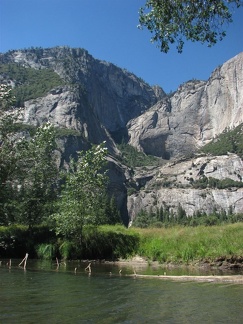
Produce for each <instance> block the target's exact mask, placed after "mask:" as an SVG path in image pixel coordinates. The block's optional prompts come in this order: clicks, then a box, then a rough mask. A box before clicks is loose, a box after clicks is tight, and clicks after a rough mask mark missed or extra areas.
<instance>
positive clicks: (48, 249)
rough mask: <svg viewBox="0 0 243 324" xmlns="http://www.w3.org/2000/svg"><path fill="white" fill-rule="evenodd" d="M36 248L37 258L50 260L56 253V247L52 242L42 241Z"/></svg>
mask: <svg viewBox="0 0 243 324" xmlns="http://www.w3.org/2000/svg"><path fill="white" fill-rule="evenodd" d="M36 250H37V251H36V252H37V256H38V258H39V259H44V260H51V259H53V258H54V257H55V255H56V247H55V245H54V244H50V243H49V244H45V243H42V244H40V245H38V246H37V249H36Z"/></svg>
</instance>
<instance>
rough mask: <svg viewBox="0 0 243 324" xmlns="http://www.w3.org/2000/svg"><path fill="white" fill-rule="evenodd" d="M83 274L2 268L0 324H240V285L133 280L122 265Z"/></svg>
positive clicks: (35, 265)
mask: <svg viewBox="0 0 243 324" xmlns="http://www.w3.org/2000/svg"><path fill="white" fill-rule="evenodd" d="M75 268H76V270H75ZM84 268H85V265H84V264H82V263H79V262H76V263H75V262H70V263H67V264H66V265H60V267H59V268H57V267H56V265H55V264H54V263H52V264H51V263H50V262H45V261H37V260H28V262H27V268H26V270H24V269H22V268H20V267H18V261H17V260H13V261H12V267H11V269H9V268H8V267H7V266H6V264H5V263H4V262H2V265H1V266H0V323H11V324H12V323H13V324H14V323H18V324H19V323H25V324H29V323H33V324H34V323H38V324H41V323H45V324H46V323H47V324H48V323H51V324H54V323H60V324H62V323H72V324H73V323H101V324H102V323H104V324H109V323H127V324H129V323H131V324H132V323H188V324H189V323H193V324H194V323H212V324H214V323H227V324H229V323H230V324H231V323H232V324H237V323H239V324H240V323H241V324H242V323H243V285H238V284H222V283H220V284H219V283H197V282H173V281H169V280H168V281H164V280H160V279H158V278H154V279H141V278H135V277H133V276H128V275H129V274H132V272H133V270H132V267H131V266H130V267H128V266H125V265H124V266H122V268H121V266H118V265H113V264H105V265H104V264H103V265H99V264H96V265H92V272H91V273H88V272H87V271H85V270H84ZM119 270H122V272H121V273H120V274H119ZM137 271H139V269H137ZM146 271H148V272H149V273H153V269H151V268H149V269H147V270H146Z"/></svg>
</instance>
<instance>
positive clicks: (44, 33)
mask: <svg viewBox="0 0 243 324" xmlns="http://www.w3.org/2000/svg"><path fill="white" fill-rule="evenodd" d="M144 3H145V0H0V52H1V53H4V52H6V51H8V50H12V49H23V48H29V47H31V46H34V47H43V48H45V47H53V46H63V45H67V46H70V47H81V48H84V49H86V50H87V51H88V52H89V53H90V54H91V55H92V56H93V57H95V58H97V59H101V60H105V61H108V62H112V63H114V64H116V65H117V66H119V67H121V68H126V69H127V70H129V71H131V72H133V73H135V74H136V75H137V76H139V77H141V78H143V79H144V80H145V81H146V82H148V83H149V84H150V85H155V84H158V85H160V86H161V87H162V88H163V89H164V90H165V91H166V92H169V91H174V90H176V89H177V87H178V86H179V85H180V84H181V83H183V82H185V81H188V80H190V79H192V78H195V79H201V80H206V79H208V78H209V76H210V74H211V72H212V71H213V70H214V69H215V68H216V67H217V66H218V65H221V64H223V63H224V62H226V61H227V60H228V59H230V58H232V57H233V56H235V55H237V54H238V53H240V52H242V51H243V8H241V9H236V11H235V14H234V15H233V19H234V22H233V23H232V24H231V25H229V26H228V27H227V36H226V38H225V39H224V40H223V41H222V42H219V43H218V44H217V45H216V46H214V47H212V48H208V47H207V46H206V45H201V44H196V43H191V42H187V43H186V44H185V46H184V52H183V54H178V53H177V51H176V49H175V48H173V49H172V50H171V51H170V52H169V53H167V54H162V53H161V52H160V51H159V49H158V48H156V45H155V44H151V43H150V33H149V32H148V31H147V30H143V31H141V30H139V29H138V28H137V25H138V10H139V8H140V7H141V6H142V5H143V4H144Z"/></svg>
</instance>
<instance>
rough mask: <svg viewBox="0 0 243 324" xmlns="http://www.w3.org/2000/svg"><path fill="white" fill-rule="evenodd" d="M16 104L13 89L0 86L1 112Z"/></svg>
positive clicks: (4, 85)
mask: <svg viewBox="0 0 243 324" xmlns="http://www.w3.org/2000/svg"><path fill="white" fill-rule="evenodd" d="M14 102H15V97H14V95H13V91H12V88H11V87H9V86H8V85H7V84H0V110H7V109H9V108H10V107H12V105H13V104H14Z"/></svg>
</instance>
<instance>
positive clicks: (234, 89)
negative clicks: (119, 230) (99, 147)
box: [0, 47, 243, 223]
mask: <svg viewBox="0 0 243 324" xmlns="http://www.w3.org/2000/svg"><path fill="white" fill-rule="evenodd" d="M13 65H16V66H19V67H20V66H21V67H22V68H25V69H28V70H32V69H33V70H35V71H43V70H47V69H48V70H51V71H54V72H55V73H56V74H57V75H59V77H60V79H61V80H62V82H61V84H60V85H57V86H55V87H53V88H51V89H49V90H48V91H47V92H46V93H44V94H43V95H41V96H37V97H34V98H30V99H28V100H24V102H23V104H22V105H21V106H22V112H23V114H22V118H21V122H23V123H25V124H31V125H39V124H42V123H43V122H45V121H47V120H49V121H50V122H52V123H53V124H54V125H55V126H56V127H57V128H59V129H62V130H66V135H64V136H62V137H61V138H60V139H59V160H60V166H65V165H66V164H68V162H69V158H70V155H75V153H76V152H77V151H79V150H83V149H84V150H85V149H87V148H88V147H89V145H90V144H91V143H94V144H97V143H100V142H102V141H104V140H105V141H106V143H107V146H108V148H109V152H110V156H109V176H110V179H111V182H110V192H112V193H115V195H116V198H117V202H118V205H119V207H120V209H121V211H122V214H123V219H124V222H125V223H127V222H128V220H131V219H133V218H134V217H136V214H137V213H138V211H139V210H141V209H149V208H150V207H151V206H152V207H153V208H154V207H155V206H161V205H166V206H169V207H170V208H171V209H175V208H176V206H178V204H179V203H180V204H181V205H182V206H183V208H184V209H185V210H186V212H187V214H188V215H192V214H193V213H194V212H196V211H197V210H203V211H205V212H206V213H210V212H211V211H212V210H214V209H215V208H216V209H224V210H226V211H227V210H228V209H229V208H232V209H233V212H236V213H242V212H243V200H242V199H243V192H242V188H236V187H231V188H227V189H215V188H211V187H209V186H208V187H207V188H203V189H202V188H196V187H195V183H197V181H199V180H200V177H202V176H203V175H204V176H206V177H207V178H209V177H211V178H216V179H219V180H220V181H222V180H223V179H228V178H230V179H232V180H234V181H238V182H242V179H243V165H242V160H241V159H240V157H238V156H237V155H232V154H229V155H227V156H221V157H210V156H205V155H204V156H200V157H197V158H196V157H193V154H194V153H195V152H197V150H198V149H199V148H201V147H203V145H205V144H207V143H208V142H210V141H211V140H212V139H213V138H215V136H217V135H218V134H220V133H222V132H223V131H224V130H225V129H226V128H234V127H236V126H237V125H239V124H241V123H243V72H242V71H243V53H240V54H239V55H237V56H236V57H234V58H232V59H231V60H229V61H227V62H226V63H225V64H223V65H222V66H221V67H218V68H216V70H215V71H214V72H213V73H212V75H211V77H210V78H209V80H208V81H199V80H191V81H188V82H186V83H184V84H183V85H181V86H180V87H179V88H178V89H177V91H175V93H173V94H171V95H167V94H165V92H164V91H163V89H162V88H160V87H159V86H154V87H152V86H149V85H148V84H147V83H146V82H145V81H143V80H142V79H141V78H138V77H137V76H135V75H134V74H132V73H130V72H129V71H127V70H124V69H121V68H119V67H117V66H115V65H113V64H111V63H108V62H104V61H100V60H97V59H94V58H93V57H92V56H91V55H90V54H89V53H88V52H87V51H86V50H84V49H73V48H69V47H55V48H49V49H42V48H38V49H29V50H28V49H27V50H16V51H10V52H7V53H5V54H0V66H1V70H0V81H1V82H5V83H6V82H8V83H10V84H12V85H13V86H14V87H16V88H17V87H18V86H21V85H22V83H24V84H26V83H27V84H28V80H25V81H23V80H21V81H19V80H16V78H15V77H14V75H11V74H10V73H9V71H10V68H6V66H9V67H10V66H13ZM21 82H22V83H21ZM121 141H125V142H128V143H129V144H130V145H132V146H133V147H135V148H136V149H137V150H138V151H141V152H144V153H145V154H149V155H153V156H156V157H158V158H159V160H160V161H163V164H164V165H163V166H158V167H151V168H147V169H146V168H143V169H142V170H141V169H136V168H134V170H131V169H129V168H128V167H127V166H126V165H124V164H122V163H121V162H119V157H120V156H121V153H120V151H119V149H118V147H117V143H120V142H121ZM192 166H193V167H192ZM200 170H201V173H200ZM209 174H210V176H209ZM188 179H189V180H188ZM168 182H169V183H170V185H169V187H166V186H165V185H164V184H165V183H168ZM193 182H194V185H193ZM131 185H132V186H133V187H134V188H135V189H136V193H133V194H132V195H130V196H129V197H128V201H127V188H128V187H131Z"/></svg>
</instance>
